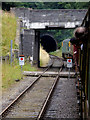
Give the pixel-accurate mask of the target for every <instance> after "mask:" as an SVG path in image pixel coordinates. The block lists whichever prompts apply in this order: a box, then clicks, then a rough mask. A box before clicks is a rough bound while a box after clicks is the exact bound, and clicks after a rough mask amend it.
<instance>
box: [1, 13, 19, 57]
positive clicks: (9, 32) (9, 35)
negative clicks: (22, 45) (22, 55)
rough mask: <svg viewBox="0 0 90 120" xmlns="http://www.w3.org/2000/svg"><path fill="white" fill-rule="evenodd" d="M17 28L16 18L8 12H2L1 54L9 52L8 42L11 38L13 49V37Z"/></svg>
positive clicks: (14, 45)
mask: <svg viewBox="0 0 90 120" xmlns="http://www.w3.org/2000/svg"><path fill="white" fill-rule="evenodd" d="M16 28H17V18H16V17H15V16H14V15H13V14H11V13H8V12H4V11H3V12H2V55H3V56H5V55H7V53H9V52H10V43H11V40H13V49H15V47H16V44H15V37H16Z"/></svg>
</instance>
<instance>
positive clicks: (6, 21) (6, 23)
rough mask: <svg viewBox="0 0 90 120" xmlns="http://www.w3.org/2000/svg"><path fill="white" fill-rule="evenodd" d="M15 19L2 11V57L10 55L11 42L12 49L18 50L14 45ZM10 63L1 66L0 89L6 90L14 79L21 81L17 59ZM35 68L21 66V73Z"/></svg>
mask: <svg viewBox="0 0 90 120" xmlns="http://www.w3.org/2000/svg"><path fill="white" fill-rule="evenodd" d="M16 27H17V18H16V17H15V16H14V15H13V14H11V13H9V12H6V11H5V12H4V11H2V56H6V55H7V54H9V55H10V43H11V40H13V49H15V48H18V46H17V45H16V44H15V37H16ZM9 62H10V61H8V60H7V62H6V63H5V62H3V64H2V88H3V89H7V88H8V87H10V86H11V85H12V84H14V83H15V80H16V79H21V77H22V75H21V67H20V65H19V61H18V59H16V58H14V61H13V63H12V65H10V64H9ZM35 70H36V68H34V67H31V65H30V63H26V62H25V65H24V66H23V71H35Z"/></svg>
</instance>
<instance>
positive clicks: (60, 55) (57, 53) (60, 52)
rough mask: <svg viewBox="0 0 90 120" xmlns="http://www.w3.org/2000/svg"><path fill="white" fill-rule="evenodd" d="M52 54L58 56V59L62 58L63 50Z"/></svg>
mask: <svg viewBox="0 0 90 120" xmlns="http://www.w3.org/2000/svg"><path fill="white" fill-rule="evenodd" d="M50 54H51V55H55V56H58V57H62V51H61V49H60V50H57V51H54V52H50Z"/></svg>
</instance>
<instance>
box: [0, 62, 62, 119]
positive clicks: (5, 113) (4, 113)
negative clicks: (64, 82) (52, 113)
mask: <svg viewBox="0 0 90 120" xmlns="http://www.w3.org/2000/svg"><path fill="white" fill-rule="evenodd" d="M53 62H54V61H53ZM53 62H52V64H51V65H49V67H48V68H46V69H45V71H44V72H43V74H44V73H45V72H46V71H48V70H49V69H50V68H51V67H52V65H53ZM60 71H61V69H60ZM43 74H41V75H39V76H38V77H37V79H35V80H34V81H33V83H32V84H30V85H29V86H28V87H27V88H26V89H25V90H24V91H23V92H22V93H20V95H18V96H17V98H16V99H14V100H13V101H12V102H11V104H9V105H8V106H7V107H6V108H5V109H4V110H3V111H2V112H1V113H0V118H13V116H14V115H13V114H14V112H13V109H15V108H14V106H17V105H18V101H19V102H20V101H22V99H23V96H25V93H27V92H28V91H29V92H30V91H31V90H32V89H33V88H35V87H33V86H35V84H37V83H38V81H40V79H41V77H42V75H43ZM58 77H59V75H57V77H56V79H54V78H53V80H52V78H51V77H50V78H48V79H49V80H50V79H51V80H50V81H51V82H50V83H49V82H47V84H50V86H51V88H50V86H49V88H48V91H47V93H48V94H46V96H47V97H46V96H45V97H46V99H45V97H44V100H45V101H43V103H44V106H43V105H41V106H40V110H39V112H38V113H39V114H37V115H36V116H33V115H31V116H33V117H36V118H37V119H40V118H41V116H42V113H43V111H44V109H45V106H46V104H47V101H48V99H49V98H50V96H51V93H52V91H53V89H54V87H55V85H56V83H57V80H58ZM42 81H45V78H44V79H43V80H42ZM42 84H43V82H42ZM36 86H37V85H36ZM46 86H47V85H46ZM31 88H32V89H31ZM36 88H37V87H36ZM44 89H45V88H44ZM26 101H27V100H26ZM42 106H43V107H42ZM41 108H42V109H41ZM16 109H17V107H16ZM25 109H27V108H25ZM9 113H11V115H10V114H9ZM34 113H35V112H34ZM22 114H23V113H22ZM17 117H18V118H19V117H21V116H17V115H16V116H14V118H17ZM22 117H23V116H22ZM25 117H26V116H25Z"/></svg>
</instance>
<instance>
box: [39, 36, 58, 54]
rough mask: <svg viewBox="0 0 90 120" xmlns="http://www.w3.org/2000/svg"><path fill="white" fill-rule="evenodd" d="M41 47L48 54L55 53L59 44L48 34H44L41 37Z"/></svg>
mask: <svg viewBox="0 0 90 120" xmlns="http://www.w3.org/2000/svg"><path fill="white" fill-rule="evenodd" d="M40 43H41V46H43V49H44V50H45V51H46V52H48V53H49V52H53V51H56V50H57V43H56V41H55V39H54V38H53V37H52V36H51V35H48V34H44V35H42V36H41V37H40Z"/></svg>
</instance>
